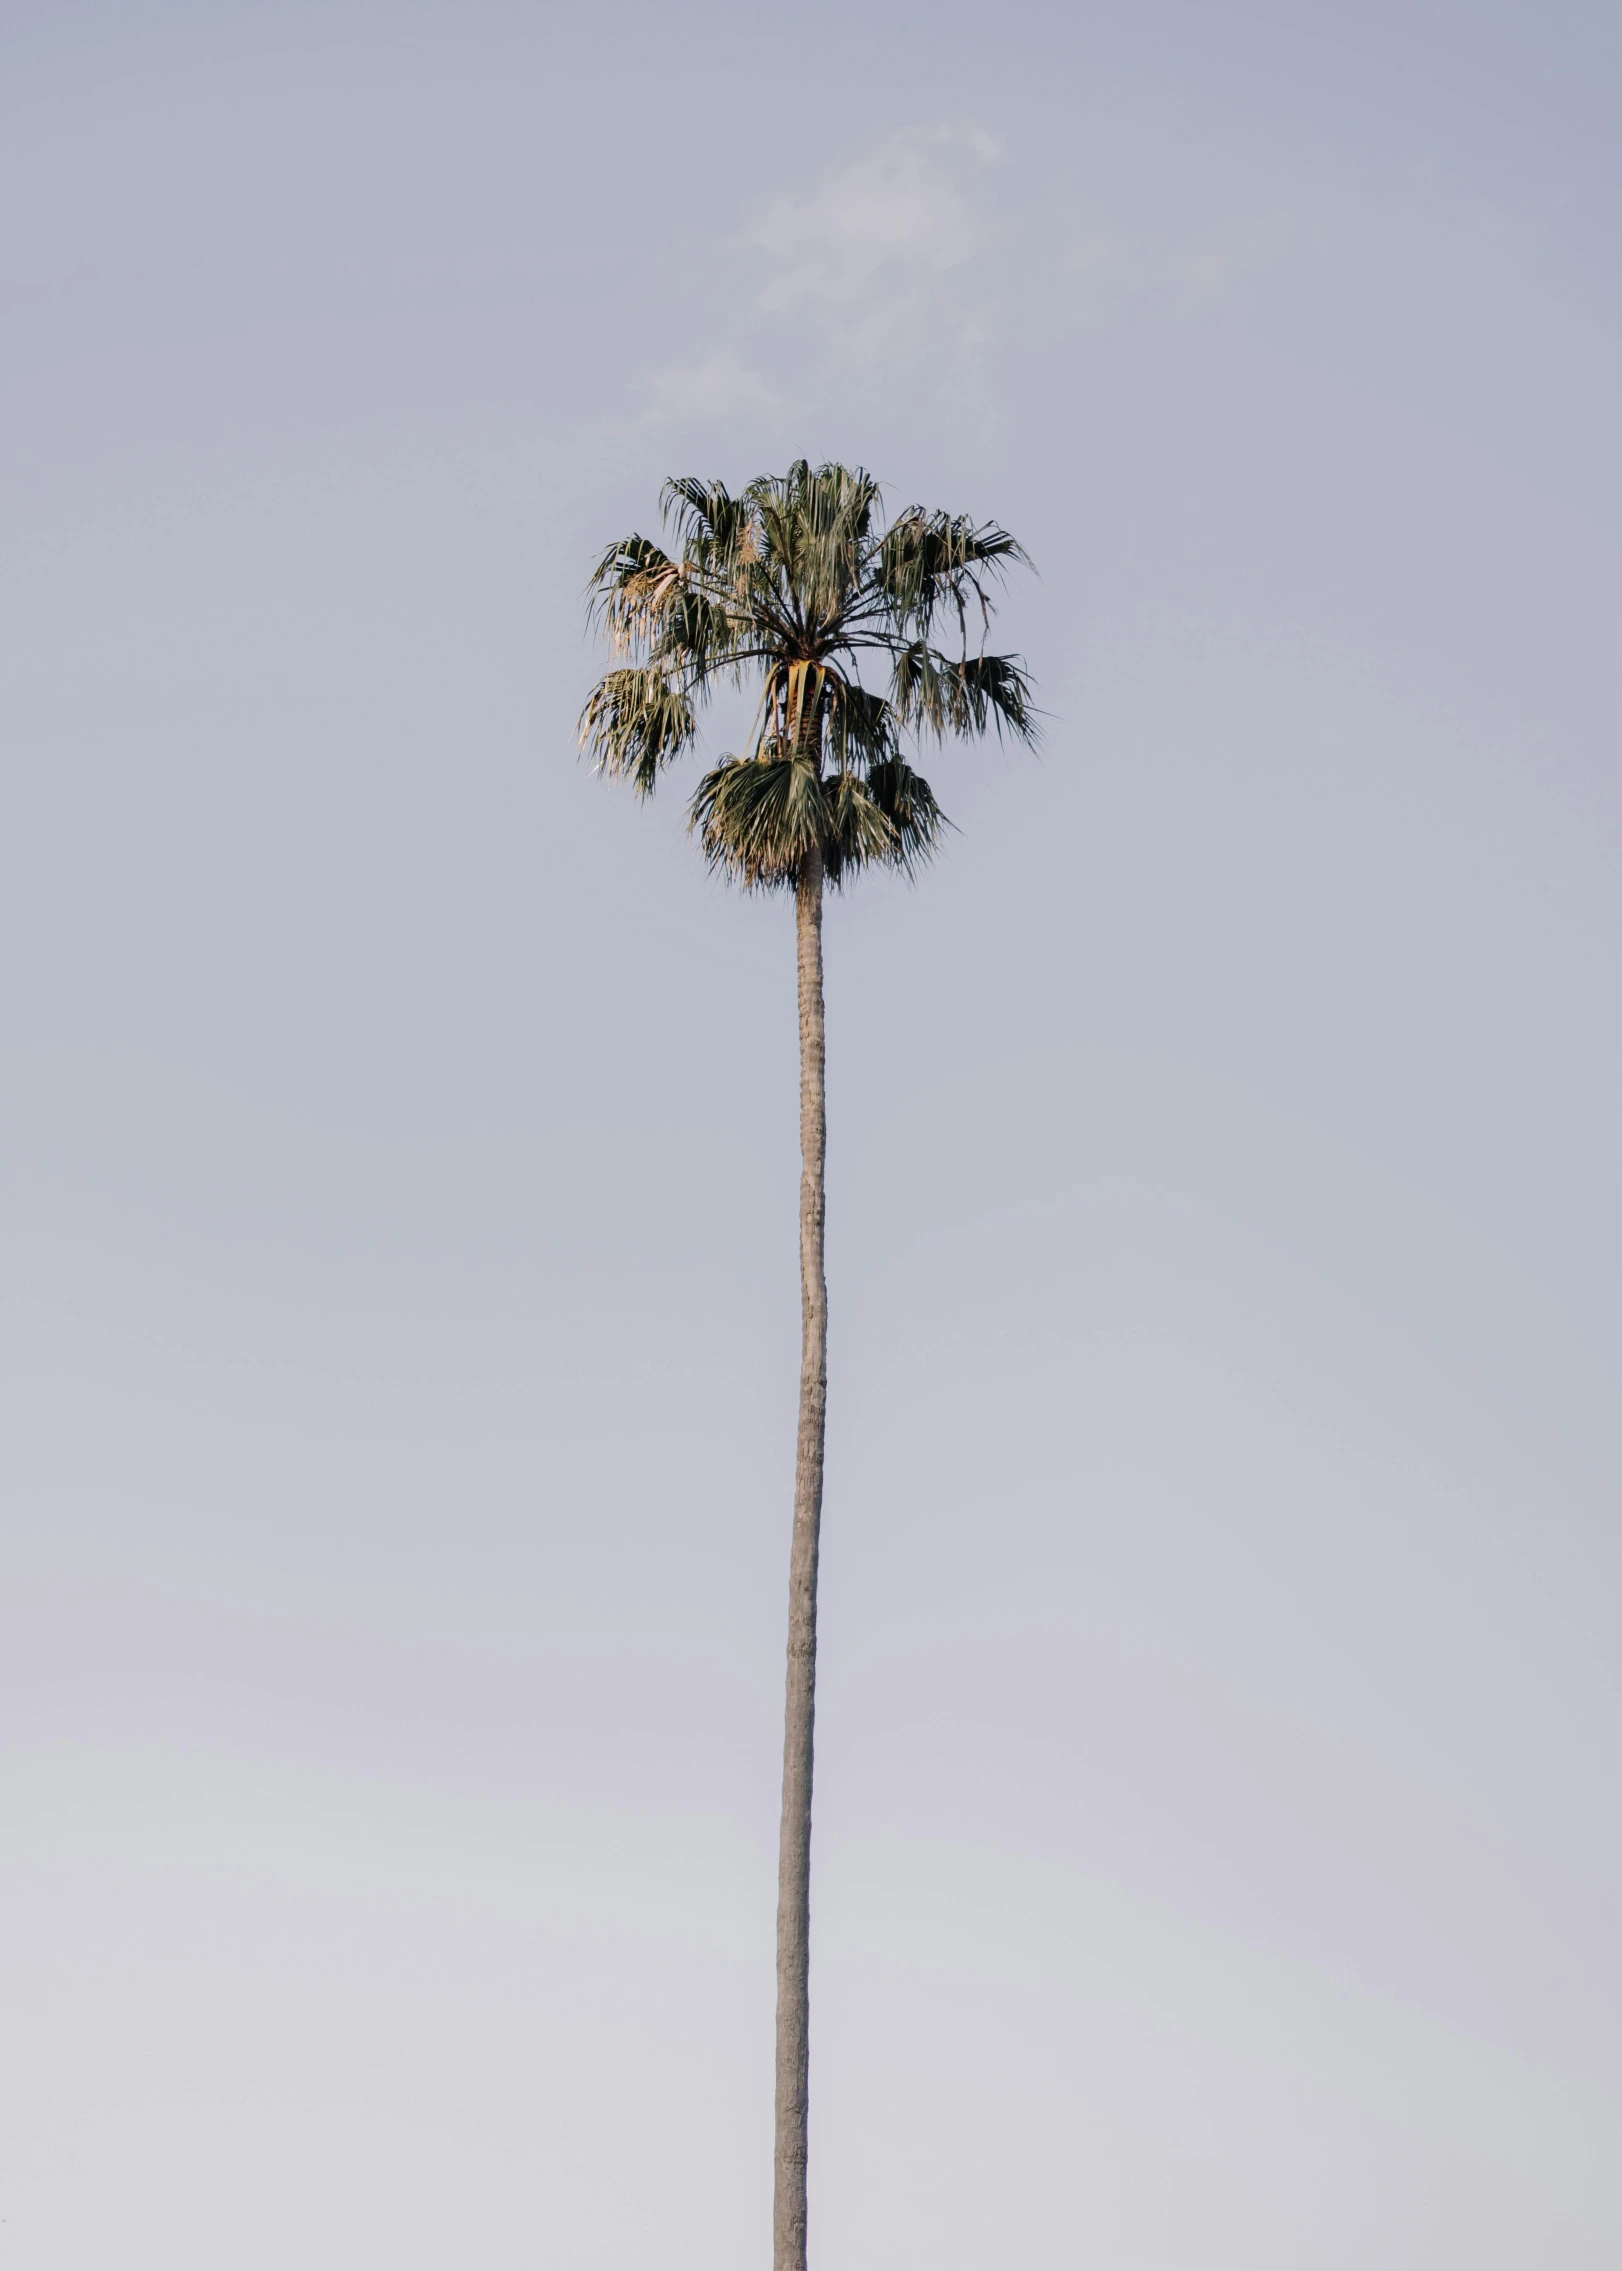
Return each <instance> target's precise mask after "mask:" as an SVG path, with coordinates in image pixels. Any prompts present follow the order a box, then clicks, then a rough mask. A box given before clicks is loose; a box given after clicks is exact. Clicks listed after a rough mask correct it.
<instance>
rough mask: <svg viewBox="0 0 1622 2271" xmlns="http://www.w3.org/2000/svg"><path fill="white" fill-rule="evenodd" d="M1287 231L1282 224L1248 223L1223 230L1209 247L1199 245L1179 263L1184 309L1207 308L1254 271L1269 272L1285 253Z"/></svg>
mask: <svg viewBox="0 0 1622 2271" xmlns="http://www.w3.org/2000/svg"><path fill="white" fill-rule="evenodd" d="M1289 241H1290V232H1289V229H1288V228H1287V227H1286V226H1285V224H1284V223H1283V222H1282V221H1259V222H1251V223H1250V224H1248V225H1247V226H1244V227H1240V228H1232V229H1228V230H1225V231H1224V232H1223V234H1222V235H1221V236H1220V237H1218V238H1217V239H1215V240H1214V241H1213V242H1212V243H1210V244H1206V245H1202V246H1201V247H1200V248H1199V249H1198V250H1197V251H1196V252H1194V253H1192V254H1190V255H1189V256H1188V257H1187V258H1186V259H1185V261H1184V263H1183V269H1182V287H1183V291H1182V296H1183V300H1184V303H1185V305H1187V306H1191V307H1208V306H1209V305H1210V304H1211V303H1212V302H1213V301H1216V300H1223V299H1226V298H1227V297H1228V295H1229V293H1230V292H1232V291H1233V289H1234V288H1235V286H1236V285H1238V284H1240V283H1241V282H1243V280H1244V279H1245V278H1246V277H1247V276H1253V275H1254V274H1255V273H1256V272H1257V270H1258V269H1262V268H1269V267H1271V266H1272V264H1273V262H1274V261H1275V260H1277V259H1278V258H1279V257H1280V256H1281V255H1282V254H1283V253H1284V251H1285V250H1286V249H1287V247H1288V245H1289Z"/></svg>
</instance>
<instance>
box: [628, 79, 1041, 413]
mask: <svg viewBox="0 0 1622 2271" xmlns="http://www.w3.org/2000/svg"><path fill="white" fill-rule="evenodd" d="M1001 155H1002V144H1001V143H1000V142H999V141H998V139H997V137H996V136H995V135H994V134H991V133H989V132H988V131H987V130H986V128H985V127H983V126H976V125H973V124H969V123H958V124H944V125H936V126H915V127H907V128H904V129H903V130H902V131H901V132H899V133H896V134H891V135H887V136H886V137H885V139H884V140H883V141H882V142H880V143H878V144H877V145H876V146H875V147H873V148H872V149H869V150H867V151H865V152H863V153H862V154H861V155H859V156H857V157H855V158H852V159H849V160H848V161H846V162H845V163H844V164H842V165H835V166H830V167H828V168H827V169H826V171H824V172H823V173H821V174H820V175H818V176H817V178H816V179H815V180H813V181H811V182H809V183H806V184H804V185H802V186H800V187H796V188H792V189H784V190H780V191H779V192H778V194H777V195H776V196H775V197H773V198H772V199H771V200H770V202H769V203H768V204H767V205H766V206H765V208H764V209H763V210H762V211H761V212H760V213H759V214H757V216H756V217H755V219H754V220H753V221H752V222H751V223H750V224H749V226H748V227H747V228H746V229H745V230H744V232H743V234H742V235H741V237H740V238H738V239H737V240H736V242H737V244H738V245H739V247H740V248H741V249H742V250H744V251H745V252H747V253H751V254H753V255H755V256H756V258H757V260H760V261H763V262H764V266H765V276H764V280H763V281H762V282H761V283H760V284H759V285H758V287H757V289H756V290H755V291H754V293H753V294H752V296H751V298H750V301H749V303H748V308H747V313H746V315H745V317H744V321H743V324H742V325H741V327H740V332H739V336H740V337H741V338H743V339H744V340H745V341H747V343H748V347H749V350H750V351H749V352H746V351H745V348H744V347H743V346H740V345H739V344H737V343H736V341H734V342H732V343H728V344H725V345H722V346H718V347H716V348H714V349H712V350H711V351H710V352H709V353H707V354H705V355H703V356H701V357H698V358H696V359H695V360H694V361H693V362H691V363H688V364H684V365H681V366H679V367H676V368H672V369H668V370H664V371H661V372H659V373H658V374H657V375H656V376H655V377H654V378H653V379H652V380H651V381H650V382H649V386H648V390H647V405H646V408H645V410H644V413H643V416H644V420H645V421H646V422H648V423H656V424H661V425H664V424H673V423H675V422H677V421H678V420H686V419H701V418H711V417H725V416H730V415H736V414H740V413H748V412H760V413H767V412H770V411H772V410H776V409H782V408H784V407H786V406H787V403H788V397H787V396H786V395H785V393H784V392H783V391H782V389H781V388H779V387H778V386H777V385H776V384H775V383H774V382H773V381H772V380H771V379H769V378H767V377H766V376H765V375H764V374H763V373H762V371H761V370H760V368H759V367H758V365H759V364H760V363H761V362H762V361H765V362H771V361H775V360H781V359H782V355H783V345H784V341H783V335H784V333H785V332H786V333H788V334H790V335H791V336H793V338H794V342H795V347H794V362H795V365H796V367H797V368H798V369H800V370H804V369H805V368H806V367H807V360H808V357H809V362H810V365H811V367H812V368H814V369H815V370H816V371H817V372H818V373H819V374H820V375H821V376H823V377H828V376H833V375H841V374H853V373H855V372H857V371H863V370H865V371H878V370H882V369H885V368H887V367H890V366H892V365H894V364H895V363H897V362H899V361H905V360H907V359H908V358H910V357H912V356H915V355H918V354H921V353H924V352H926V351H927V350H929V349H931V348H937V349H939V348H944V349H945V350H946V351H947V352H948V353H949V354H950V355H952V356H953V357H955V358H957V359H959V360H961V359H962V358H963V357H964V356H965V355H966V354H967V352H968V351H969V350H970V349H971V348H972V347H973V346H974V345H975V343H976V342H977V340H978V339H979V338H980V337H981V336H982V335H983V333H984V331H985V324H984V319H983V317H982V315H981V312H980V309H979V307H978V305H977V304H976V302H975V300H974V297H973V294H972V292H970V291H969V290H967V289H966V288H965V279H964V277H963V274H962V272H963V271H964V270H965V269H967V268H968V267H969V265H970V264H971V263H972V262H973V261H974V260H975V259H976V258H977V257H978V255H979V254H981V253H982V252H984V251H985V250H986V248H987V246H988V245H989V244H990V243H991V242H992V239H993V235H994V231H993V229H992V226H991V223H990V221H989V219H988V217H987V215H986V213H985V211H984V210H983V207H982V205H981V203H980V202H979V199H978V197H977V188H976V185H977V182H978V179H979V177H980V176H982V175H983V174H984V173H985V172H986V170H987V168H989V167H990V166H992V165H994V164H995V163H996V162H997V160H998V159H999V158H1000V157H1001Z"/></svg>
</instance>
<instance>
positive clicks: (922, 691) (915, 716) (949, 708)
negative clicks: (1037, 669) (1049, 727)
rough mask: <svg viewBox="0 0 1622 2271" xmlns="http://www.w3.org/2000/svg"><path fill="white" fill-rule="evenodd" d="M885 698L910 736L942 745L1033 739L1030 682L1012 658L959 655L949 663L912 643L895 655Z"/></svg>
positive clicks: (936, 652)
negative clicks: (982, 738) (987, 737)
mask: <svg viewBox="0 0 1622 2271" xmlns="http://www.w3.org/2000/svg"><path fill="white" fill-rule="evenodd" d="M893 668H894V674H893V677H892V681H891V694H892V698H893V700H894V702H895V707H896V712H897V715H898V716H899V717H900V718H901V720H902V722H903V723H904V724H906V725H908V726H910V727H911V728H912V729H913V731H914V732H917V733H927V734H928V735H929V736H930V737H931V738H932V739H933V740H936V741H943V740H944V739H945V738H946V736H947V735H948V734H954V735H958V736H967V735H970V734H984V733H987V732H991V731H994V732H995V733H996V734H997V735H998V736H999V738H1000V737H1001V736H1002V735H1003V734H1004V733H1007V734H1009V735H1011V736H1012V737H1013V739H1014V740H1016V741H1024V742H1031V741H1034V740H1035V739H1036V715H1035V712H1034V710H1033V708H1032V706H1031V682H1030V678H1029V676H1028V675H1027V673H1026V670H1025V666H1024V664H1023V663H1022V662H1021V661H1020V659H1019V657H1018V656H1017V655H1006V654H981V655H964V656H961V657H959V658H957V659H956V660H954V659H953V658H952V657H951V656H950V655H944V654H942V653H941V652H940V651H939V649H938V648H936V647H932V646H930V645H929V644H928V643H927V642H926V641H925V640H923V639H914V640H912V641H911V643H910V644H909V645H907V646H905V647H902V648H901V649H900V650H899V651H898V652H897V653H896V655H895V659H894V666H893Z"/></svg>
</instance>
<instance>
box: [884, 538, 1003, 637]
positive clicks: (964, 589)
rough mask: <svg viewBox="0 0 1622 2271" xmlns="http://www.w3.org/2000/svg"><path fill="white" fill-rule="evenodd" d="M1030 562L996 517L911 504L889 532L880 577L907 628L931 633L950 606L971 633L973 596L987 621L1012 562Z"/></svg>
mask: <svg viewBox="0 0 1622 2271" xmlns="http://www.w3.org/2000/svg"><path fill="white" fill-rule="evenodd" d="M1029 565H1030V559H1029V556H1028V554H1027V553H1026V551H1025V548H1024V546H1023V545H1021V544H1019V543H1018V542H1017V541H1016V540H1015V539H1014V538H1013V537H1012V536H1010V535H1009V533H1008V531H1007V529H1005V528H1000V527H999V526H998V525H997V523H996V522H995V521H982V522H975V521H972V520H969V519H968V518H967V517H966V516H964V515H963V514H961V513H946V512H926V511H925V509H924V508H923V506H921V505H911V506H909V507H908V508H907V510H906V511H905V512H903V513H900V514H898V515H897V517H896V518H895V519H894V520H893V521H892V522H891V523H890V526H889V527H888V528H887V529H886V530H885V532H884V537H883V540H882V542H881V543H880V546H879V557H878V563H877V568H878V572H877V576H876V579H875V581H876V586H877V592H878V595H879V597H880V598H881V601H882V603H883V605H884V608H885V611H886V612H887V613H888V614H889V615H890V617H891V618H892V620H893V621H894V622H895V623H896V624H897V626H898V627H899V628H900V629H902V630H903V631H911V632H913V633H914V634H915V635H918V636H921V637H924V638H927V637H928V635H929V633H930V631H931V630H932V629H933V627H934V624H935V619H936V617H937V616H938V615H940V614H941V613H942V612H943V611H950V612H952V613H955V614H956V616H957V618H958V622H959V626H960V628H961V629H963V630H964V631H965V635H966V631H967V618H968V611H969V606H970V603H971V601H972V603H973V605H974V607H975V608H976V610H977V611H978V612H979V614H980V617H981V620H982V623H988V622H989V621H990V619H991V607H992V598H993V594H994V592H995V589H996V587H997V585H998V584H999V583H1000V582H1001V581H1002V579H1003V577H1004V576H1005V575H1006V574H1007V572H1008V570H1009V568H1010V567H1016V566H1017V567H1029ZM965 643H966V636H965Z"/></svg>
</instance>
